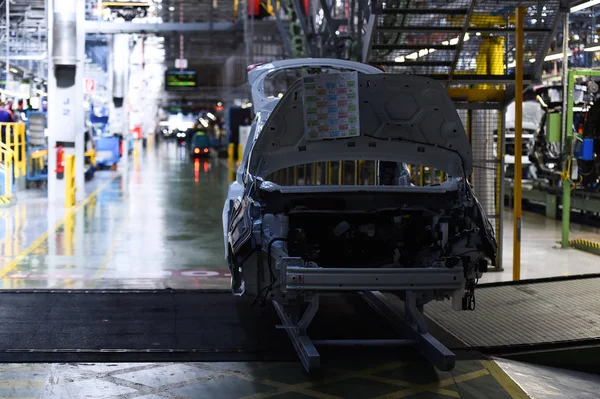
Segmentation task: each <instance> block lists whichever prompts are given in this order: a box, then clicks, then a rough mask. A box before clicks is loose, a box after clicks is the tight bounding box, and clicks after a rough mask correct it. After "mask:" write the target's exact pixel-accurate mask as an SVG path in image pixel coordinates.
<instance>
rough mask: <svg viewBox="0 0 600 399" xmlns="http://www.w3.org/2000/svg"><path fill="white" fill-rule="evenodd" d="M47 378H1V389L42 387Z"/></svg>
mask: <svg viewBox="0 0 600 399" xmlns="http://www.w3.org/2000/svg"><path fill="white" fill-rule="evenodd" d="M45 386H46V380H45V379H44V380H0V389H41V388H44V387H45Z"/></svg>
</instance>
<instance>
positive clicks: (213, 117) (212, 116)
mask: <svg viewBox="0 0 600 399" xmlns="http://www.w3.org/2000/svg"><path fill="white" fill-rule="evenodd" d="M206 116H208V117H209V118H210V119H212V120H213V121H216V120H217V118H215V116H214V115H213V114H212V113H210V112H208V113H207V114H206Z"/></svg>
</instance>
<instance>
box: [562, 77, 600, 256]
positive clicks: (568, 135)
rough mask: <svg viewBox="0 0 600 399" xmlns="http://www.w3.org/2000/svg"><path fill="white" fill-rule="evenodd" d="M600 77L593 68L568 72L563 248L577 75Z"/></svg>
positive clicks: (566, 238)
mask: <svg viewBox="0 0 600 399" xmlns="http://www.w3.org/2000/svg"><path fill="white" fill-rule="evenodd" d="M583 76H587V77H598V76H600V71H599V70H592V69H571V70H569V74H568V78H567V81H568V86H567V94H566V97H567V109H566V120H565V124H564V125H563V134H562V138H563V154H565V155H567V158H566V160H565V165H564V166H563V174H562V176H561V180H562V183H563V184H562V185H563V194H562V206H563V212H562V238H561V246H562V247H563V248H568V247H569V246H570V244H569V227H570V224H571V176H569V173H570V169H571V167H570V164H571V162H572V161H573V157H574V154H573V151H574V145H573V131H572V126H573V95H574V90H575V79H576V78H577V77H583Z"/></svg>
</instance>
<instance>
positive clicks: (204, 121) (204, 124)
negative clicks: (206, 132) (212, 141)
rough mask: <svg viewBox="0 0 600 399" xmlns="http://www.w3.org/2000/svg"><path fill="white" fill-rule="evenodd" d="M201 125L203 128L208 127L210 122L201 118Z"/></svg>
mask: <svg viewBox="0 0 600 399" xmlns="http://www.w3.org/2000/svg"><path fill="white" fill-rule="evenodd" d="M200 123H201V124H202V126H204V127H208V121H207V120H206V119H204V118H200Z"/></svg>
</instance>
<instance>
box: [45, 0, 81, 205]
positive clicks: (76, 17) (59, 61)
mask: <svg viewBox="0 0 600 399" xmlns="http://www.w3.org/2000/svg"><path fill="white" fill-rule="evenodd" d="M84 3H85V2H82V1H78V0H48V7H47V10H48V147H49V148H48V199H49V201H50V202H51V203H60V204H62V203H64V200H65V180H64V174H63V176H61V174H59V173H57V172H56V170H57V159H56V155H57V148H56V147H57V145H60V146H61V147H63V150H64V155H68V154H74V155H75V184H76V187H77V191H76V195H75V198H76V201H81V200H83V199H84V198H85V187H84V182H85V178H84V173H83V164H84V162H83V157H84V155H83V154H84V110H83V63H84V59H85V31H84V24H83V22H84V19H85V4H84ZM63 159H64V157H63Z"/></svg>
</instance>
